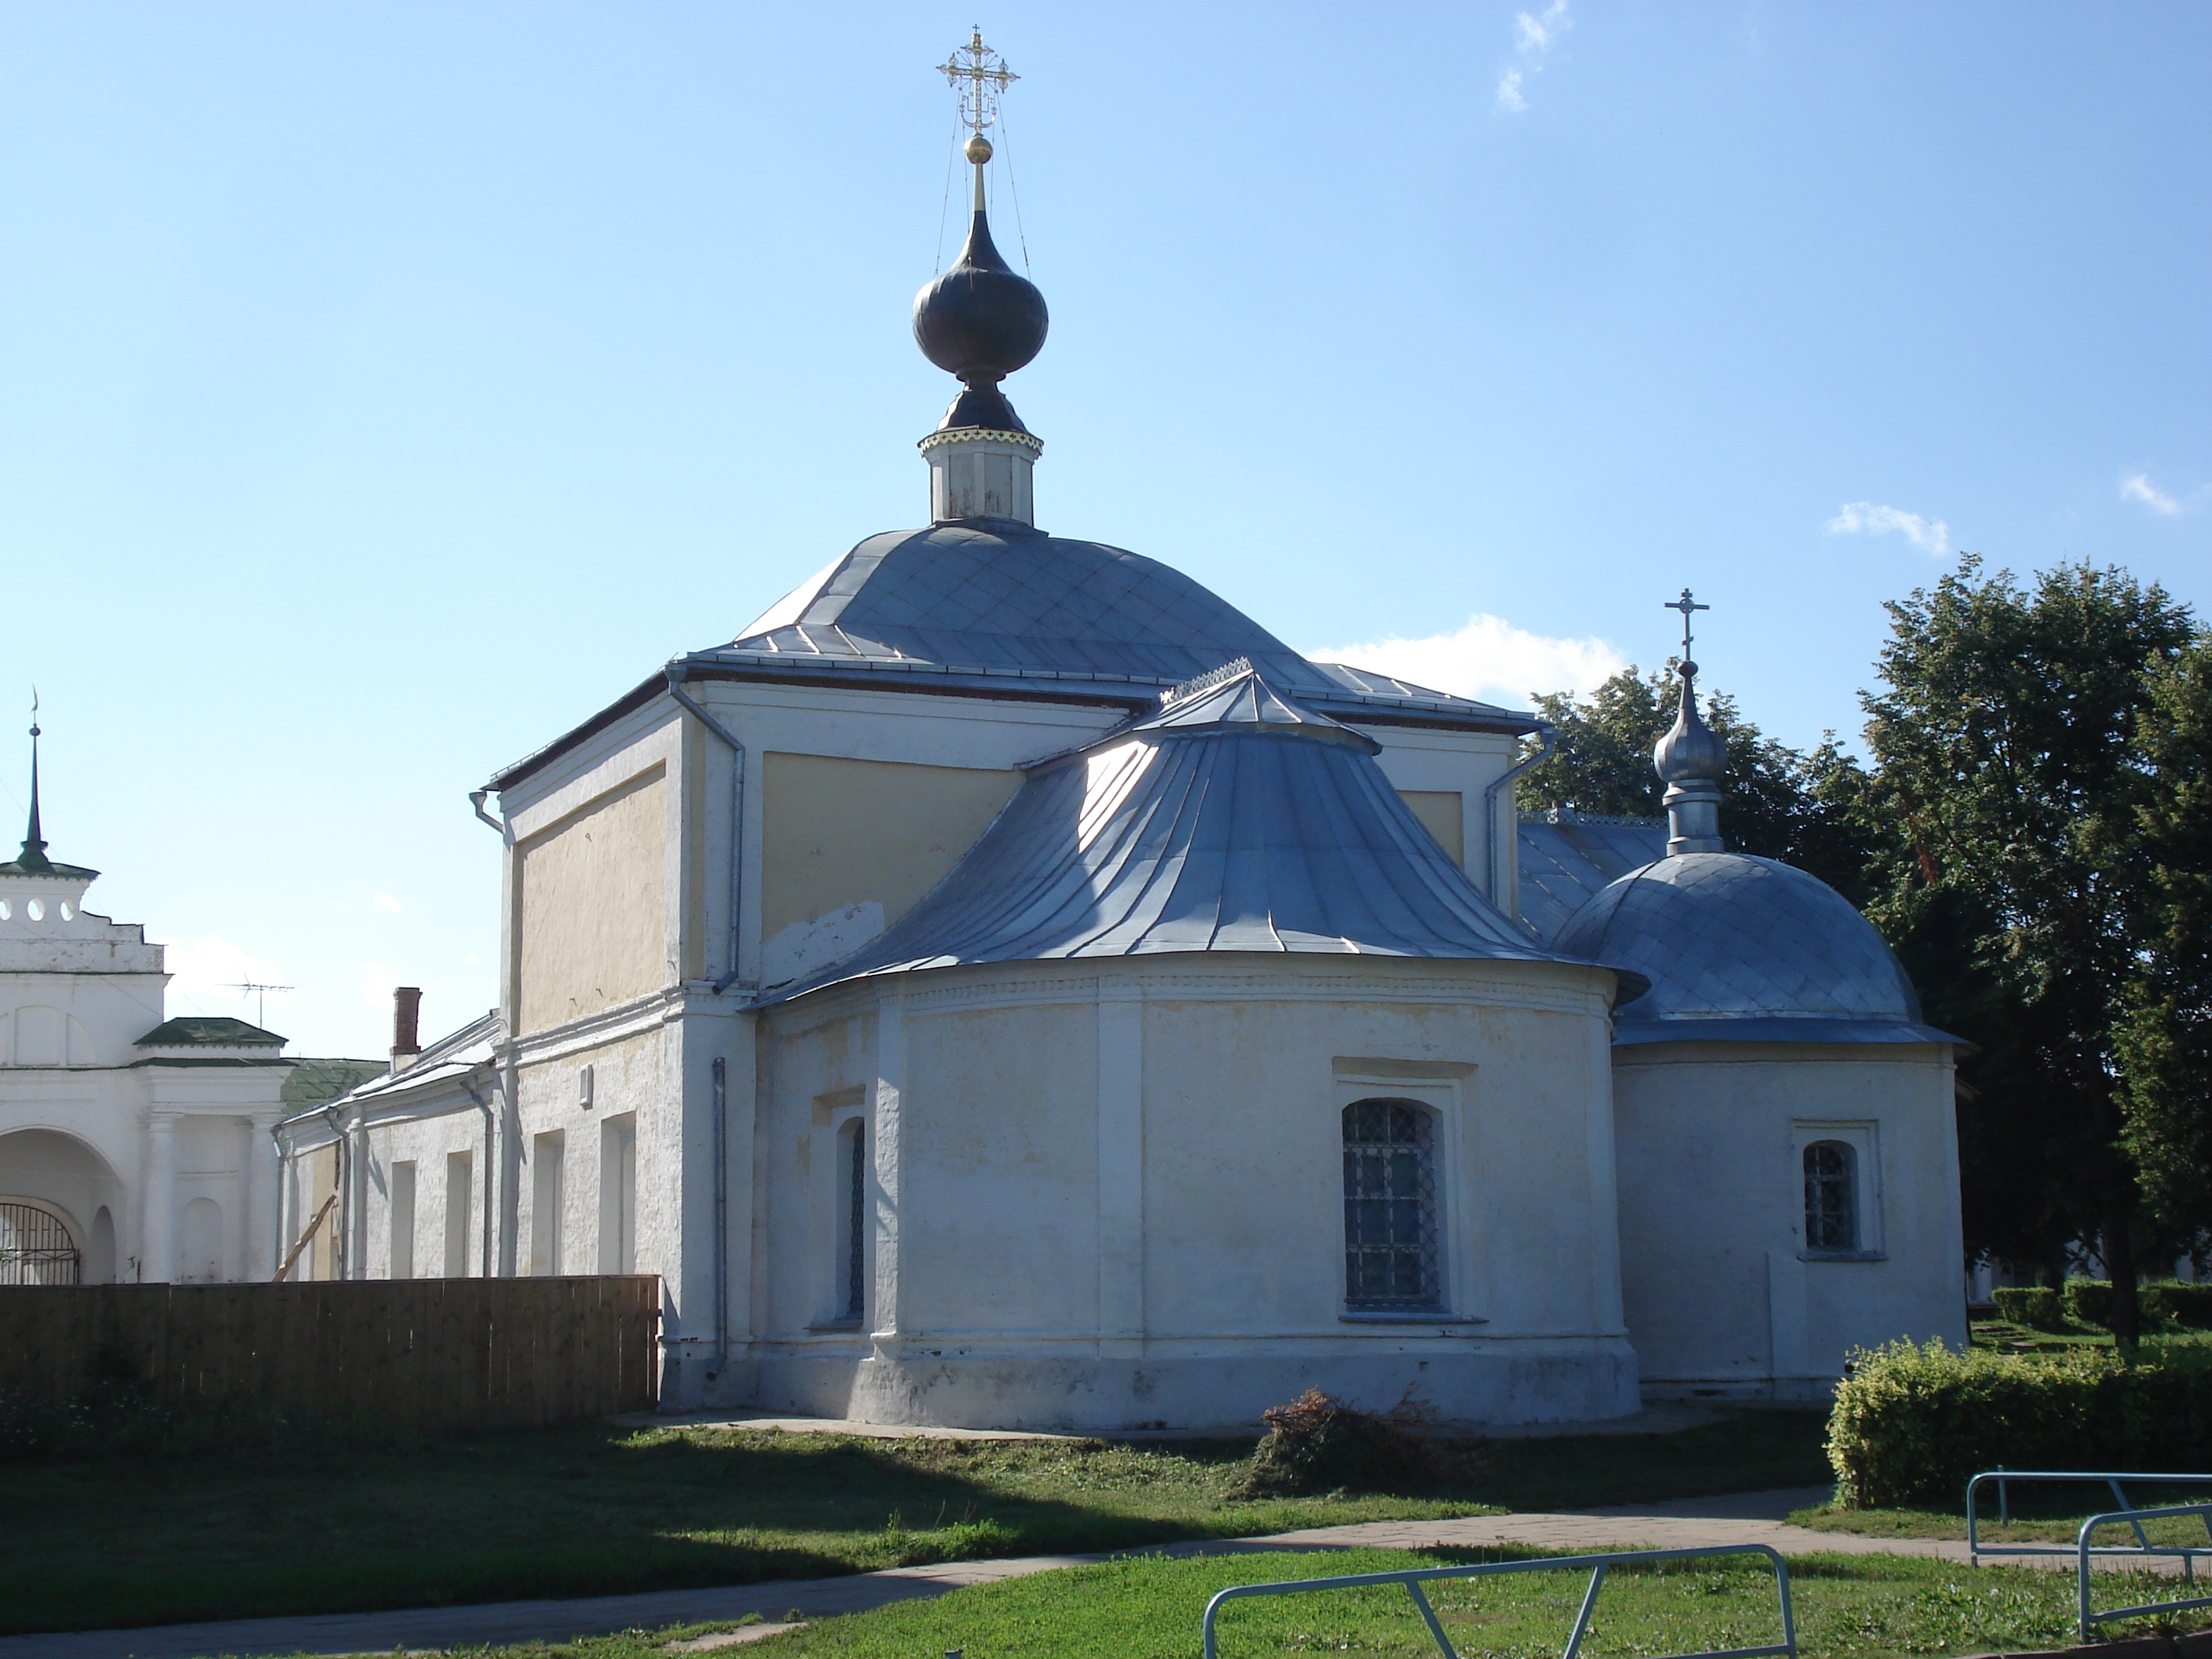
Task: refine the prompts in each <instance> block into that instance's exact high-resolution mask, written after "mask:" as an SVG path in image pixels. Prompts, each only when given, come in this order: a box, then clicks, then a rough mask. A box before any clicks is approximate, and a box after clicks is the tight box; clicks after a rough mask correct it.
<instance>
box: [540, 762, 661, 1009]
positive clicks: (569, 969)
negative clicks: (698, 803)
mask: <svg viewBox="0 0 2212 1659" xmlns="http://www.w3.org/2000/svg"><path fill="white" fill-rule="evenodd" d="M669 793H670V792H669V788H668V784H667V775H666V771H665V768H664V767H662V766H659V765H655V766H653V767H652V768H650V769H647V770H646V771H644V772H641V773H640V774H639V775H636V776H635V777H633V778H630V779H627V780H625V781H623V783H622V784H621V785H620V786H619V787H617V788H615V789H612V790H611V791H609V792H608V793H606V794H605V795H602V796H600V797H599V798H598V799H594V800H592V802H590V803H589V804H587V805H585V806H584V807H582V808H581V809H580V810H579V811H576V812H574V814H573V815H572V816H570V817H568V818H566V819H565V820H563V821H562V822H561V823H557V824H556V825H554V826H552V827H550V828H549V829H544V830H542V831H540V832H538V833H537V834H535V835H533V836H531V837H530V838H529V839H528V840H526V841H523V842H518V843H517V844H516V847H515V853H514V856H515V863H516V881H515V886H516V890H517V892H516V902H517V906H518V908H519V910H520V927H519V929H518V930H517V931H518V933H519V934H520V938H519V939H518V942H517V961H516V964H515V966H516V973H517V979H518V987H517V988H518V995H517V997H516V1003H515V1012H516V1029H517V1032H518V1035H520V1034H523V1033H527V1032H530V1031H535V1030H541V1029H543V1028H544V1027H547V1026H551V1025H559V1024H565V1023H567V1022H568V1021H570V1020H574V1019H577V1018H583V1017H585V1016H587V1015H590V1014H595V1013H598V1012H601V1011H603V1010H605V1009H607V1008H611V1007H613V1006H616V1005H617V1004H619V1003H622V1002H625V1001H628V1000H630V999H631V998H633V997H636V996H641V995H643V994H646V993H647V992H649V991H653V990H657V989H659V987H661V986H663V985H665V984H666V983H667V982H668V981H669V978H670V976H671V975H670V974H669V961H668V927H667V915H666V910H667V891H666V879H667V865H668V842H669V836H668V831H667V818H668V810H669V809H668V797H669Z"/></svg>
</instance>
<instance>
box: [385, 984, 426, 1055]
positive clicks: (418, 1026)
mask: <svg viewBox="0 0 2212 1659" xmlns="http://www.w3.org/2000/svg"><path fill="white" fill-rule="evenodd" d="M421 1053H422V987H421V986H419V985H395V986H393V987H392V1070H393V1071H395V1072H404V1071H405V1070H406V1069H407V1068H408V1066H410V1065H411V1064H413V1062H414V1059H415V1056H416V1055H417V1054H421Z"/></svg>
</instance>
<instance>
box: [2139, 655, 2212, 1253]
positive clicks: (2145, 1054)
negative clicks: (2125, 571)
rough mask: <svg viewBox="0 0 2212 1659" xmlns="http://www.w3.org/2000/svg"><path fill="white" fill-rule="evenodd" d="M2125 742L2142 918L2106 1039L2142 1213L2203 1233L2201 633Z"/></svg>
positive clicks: (2210, 1089)
mask: <svg viewBox="0 0 2212 1659" xmlns="http://www.w3.org/2000/svg"><path fill="white" fill-rule="evenodd" d="M2136 741H2137V746H2138V747H2139V748H2140V750H2142V757H2143V761H2144V763H2145V765H2146V767H2147V769H2148V774H2149V775H2150V777H2151V778H2152V779H2154V780H2155V781H2156V783H2157V785H2158V786H2159V787H2155V788H2154V789H2152V790H2150V791H2148V792H2147V793H2148V799H2145V800H2144V801H2143V802H2142V804H2141V805H2140V806H2139V807H2138V808H2137V820H2138V823H2139V824H2140V826H2141V830H2142V840H2143V852H2144V854H2145V855H2146V858H2147V860H2148V865H2149V872H2148V875H2149V880H2150V884H2151V889H2152V890H2151V893H2150V895H2149V901H2150V912H2151V914H2150V917H2149V926H2148V928H2147V930H2146V939H2145V942H2144V949H2143V954H2142V958H2141V960H2140V963H2139V969H2138V971H2137V973H2136V977H2135V980H2134V982H2133V986H2132V987H2131V990H2130V996H2129V1002H2130V1008H2129V1012H2128V1016H2127V1019H2126V1022H2125V1023H2124V1024H2123V1025H2122V1027H2121V1029H2120V1032H2119V1037H2118V1053H2119V1059H2120V1064H2121V1068H2122V1076H2123V1079H2124V1086H2123V1089H2122V1104H2123V1109H2124V1114H2125V1117H2126V1130H2125V1136H2124V1139H2125V1141H2126V1146H2127V1150H2128V1152H2129V1153H2130V1155H2131V1156H2132V1157H2133V1158H2134V1159H2135V1163H2136V1170H2137V1171H2138V1174H2139V1177H2140V1179H2141V1181H2142V1192H2143V1198H2144V1200H2145V1202H2146V1203H2147V1205H2148V1207H2149V1209H2150V1212H2151V1213H2152V1215H2153V1216H2154V1217H2155V1218H2157V1219H2158V1220H2159V1221H2160V1222H2162V1223H2164V1224H2166V1225H2167V1226H2168V1227H2172V1228H2178V1229H2181V1230H2184V1231H2187V1232H2190V1233H2191V1234H2195V1235H2197V1236H2198V1237H2199V1238H2201V1237H2202V1235H2203V1233H2204V1232H2206V1231H2212V640H2208V639H2207V638H2206V637H2204V636H2201V635H2200V636H2199V638H2198V639H2197V641H2195V642H2194V643H2193V644H2191V646H2190V647H2189V648H2188V649H2187V650H2185V651H2184V652H2183V653H2181V654H2180V656H2179V658H2178V659H2176V660H2175V661H2173V662H2172V663H2171V664H2170V665H2161V666H2160V668H2159V669H2158V670H2157V671H2155V672H2154V674H2153V676H2152V678H2151V684H2150V696H2149V702H2148V707H2147V708H2145V709H2144V710H2143V711H2142V714H2141V716H2140V717H2139V720H2138V724H2137V732H2136Z"/></svg>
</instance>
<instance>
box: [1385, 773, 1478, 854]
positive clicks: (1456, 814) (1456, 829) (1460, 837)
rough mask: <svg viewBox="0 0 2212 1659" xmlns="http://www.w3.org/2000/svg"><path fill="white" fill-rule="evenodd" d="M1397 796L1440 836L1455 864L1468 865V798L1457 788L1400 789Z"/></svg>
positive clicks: (1440, 843)
mask: <svg viewBox="0 0 2212 1659" xmlns="http://www.w3.org/2000/svg"><path fill="white" fill-rule="evenodd" d="M1398 799H1401V800H1402V801H1404V802H1405V803H1406V805H1407V810H1408V811H1411V812H1412V813H1413V816H1414V817H1417V818H1419V820H1420V821H1421V828H1423V829H1425V830H1427V831H1428V832H1429V833H1430V834H1431V835H1432V836H1435V837H1436V838H1437V845H1438V846H1440V847H1442V848H1443V849H1444V851H1445V852H1447V853H1449V854H1451V860H1452V862H1453V863H1454V864H1456V865H1458V866H1460V867H1461V868H1462V869H1465V868H1466V867H1467V797H1465V796H1464V795H1462V794H1461V793H1459V792H1458V791H1457V790H1455V789H1401V790H1400V791H1399V792H1398Z"/></svg>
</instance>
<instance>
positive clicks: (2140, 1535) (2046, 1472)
mask: <svg viewBox="0 0 2212 1659" xmlns="http://www.w3.org/2000/svg"><path fill="white" fill-rule="evenodd" d="M2015 1480H2054V1481H2076V1482H2079V1481H2087V1482H2090V1483H2092V1484H2093V1485H2096V1486H2103V1487H2106V1488H2107V1489H2108V1490H2109V1491H2110V1492H2112V1496H2113V1498H2115V1499H2117V1500H2118V1503H2119V1506H2120V1507H2119V1508H2118V1510H2112V1511H2111V1514H2112V1515H2115V1516H2119V1517H2121V1518H2122V1519H2125V1518H2126V1517H2127V1516H2130V1515H2140V1516H2148V1513H2149V1512H2148V1510H2138V1509H2136V1506H2135V1504H2133V1503H2131V1502H2130V1501H2129V1498H2128V1494H2127V1492H2125V1490H2124V1489H2123V1488H2122V1486H2121V1485H2120V1483H2121V1482H2122V1481H2126V1482H2128V1483H2129V1484H2130V1485H2132V1486H2142V1485H2146V1484H2148V1485H2154V1486H2156V1485H2164V1486H2200V1487H2203V1488H2205V1489H2207V1490H2212V1474H2141V1473H2135V1474H2126V1473H2121V1474H2114V1473H2111V1472H2108V1471H2101V1470H2091V1469H2008V1468H2004V1467H2002V1465H2000V1466H1999V1467H1997V1468H1994V1469H1984V1471H1983V1472H1982V1473H1981V1474H1978V1475H1976V1476H1974V1478H1973V1479H1972V1480H1969V1481H1967V1482H1966V1553H1967V1554H1968V1555H1969V1556H1970V1557H1971V1558H1972V1559H1973V1562H1974V1564H1975V1565H1977V1566H1978V1565H1981V1559H1982V1557H1984V1555H2072V1554H2074V1553H2075V1551H2076V1550H2077V1548H2078V1547H2079V1545H2078V1543H2077V1544H1984V1542H1982V1540H1981V1516H1980V1512H1979V1504H1978V1499H1979V1498H1980V1494H1981V1489H1982V1486H1983V1483H1984V1481H1987V1482H1989V1483H1990V1484H1992V1485H1994V1486H1996V1489H1997V1519H1998V1522H1999V1524H2000V1525H2002V1524H2004V1523H2006V1522H2009V1521H2011V1519H2012V1498H2011V1492H2012V1487H2011V1483H2012V1482H2013V1481H2015ZM2185 1512H2187V1511H2186V1510H2185ZM2135 1533H2136V1541H2135V1542H2134V1543H2133V1544H2132V1545H2128V1544H2108V1545H2103V1546H2100V1547H2098V1548H2097V1549H2095V1550H2093V1552H2092V1553H2093V1554H2097V1555H2145V1554H2152V1555H2179V1556H2180V1557H2181V1558H2182V1565H2183V1569H2184V1571H2185V1572H2186V1573H2187V1574H2188V1576H2189V1577H2191V1579H2192V1580H2193V1579H2194V1578H2195V1577H2196V1562H2195V1559H2194V1558H2195V1557H2197V1556H2198V1555H2204V1554H2212V1550H2200V1549H2193V1548H2185V1547H2182V1548H2174V1549H2153V1548H2152V1547H2151V1541H2150V1536H2149V1534H2148V1533H2146V1532H2144V1531H2143V1529H2142V1524H2141V1522H2136V1528H2135ZM2205 1533H2206V1535H2207V1538H2208V1540H2212V1520H2208V1521H2207V1522H2206V1523H2205Z"/></svg>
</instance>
